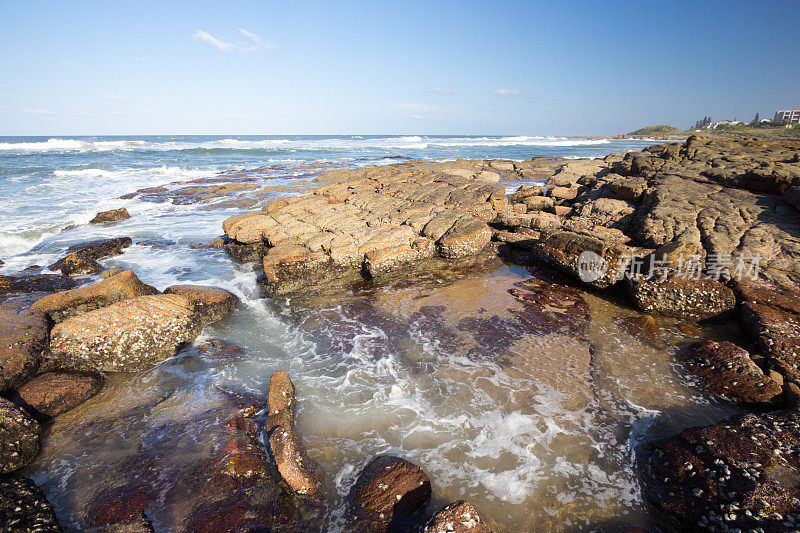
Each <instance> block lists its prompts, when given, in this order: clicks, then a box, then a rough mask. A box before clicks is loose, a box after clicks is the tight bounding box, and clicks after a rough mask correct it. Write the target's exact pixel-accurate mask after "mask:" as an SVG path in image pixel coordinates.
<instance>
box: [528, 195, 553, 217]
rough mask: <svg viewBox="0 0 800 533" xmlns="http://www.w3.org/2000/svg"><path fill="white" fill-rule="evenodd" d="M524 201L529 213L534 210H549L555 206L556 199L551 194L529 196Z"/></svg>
mask: <svg viewBox="0 0 800 533" xmlns="http://www.w3.org/2000/svg"><path fill="white" fill-rule="evenodd" d="M522 203H523V204H524V205H525V207H526V211H527V212H528V213H532V212H533V211H548V210H550V209H553V207H555V202H554V200H553V199H552V198H551V197H549V196H527V197H526V198H525V199H523V201H522Z"/></svg>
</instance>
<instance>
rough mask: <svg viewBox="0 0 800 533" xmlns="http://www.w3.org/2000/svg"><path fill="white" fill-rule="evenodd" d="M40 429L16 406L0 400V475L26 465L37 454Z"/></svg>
mask: <svg viewBox="0 0 800 533" xmlns="http://www.w3.org/2000/svg"><path fill="white" fill-rule="evenodd" d="M40 435H41V427H40V426H39V423H38V422H36V421H35V420H34V419H33V418H31V417H30V416H28V415H27V414H26V413H24V412H23V411H22V410H21V409H19V408H18V407H17V406H16V405H14V404H13V403H11V402H10V401H8V400H6V399H5V398H0V475H1V474H8V473H9V472H13V471H14V470H17V469H19V468H22V467H23V466H25V465H27V464H28V463H30V462H31V461H33V458H34V457H36V454H37V453H39V445H40V443H39V437H40Z"/></svg>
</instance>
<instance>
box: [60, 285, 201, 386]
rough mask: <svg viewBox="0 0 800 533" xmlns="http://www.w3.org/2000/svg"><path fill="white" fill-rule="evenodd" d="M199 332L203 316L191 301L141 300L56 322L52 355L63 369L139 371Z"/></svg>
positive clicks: (168, 297) (171, 298) (171, 297)
mask: <svg viewBox="0 0 800 533" xmlns="http://www.w3.org/2000/svg"><path fill="white" fill-rule="evenodd" d="M200 329H201V320H200V316H199V314H198V313H197V311H196V310H195V307H194V304H192V302H191V301H189V299H188V298H185V297H183V296H178V295H175V294H159V295H152V296H137V297H135V298H130V299H127V300H123V301H120V302H117V303H114V304H111V305H109V306H107V307H103V308H100V309H96V310H94V311H89V312H87V313H84V314H82V315H79V316H75V317H72V318H68V319H66V320H64V321H63V322H61V323H59V324H57V325H56V326H55V327H54V328H53V330H52V331H51V340H50V352H51V354H50V357H51V358H52V359H53V362H54V364H55V365H56V366H58V367H61V368H68V369H75V370H92V371H107V372H136V371H139V370H143V369H146V368H149V367H151V366H153V365H155V364H157V363H159V362H161V361H162V360H164V359H166V358H168V357H171V356H173V355H175V353H176V352H177V350H178V348H179V347H180V346H181V345H183V344H185V343H190V342H192V341H193V340H194V339H195V338H196V337H197V335H198V334H199V333H200Z"/></svg>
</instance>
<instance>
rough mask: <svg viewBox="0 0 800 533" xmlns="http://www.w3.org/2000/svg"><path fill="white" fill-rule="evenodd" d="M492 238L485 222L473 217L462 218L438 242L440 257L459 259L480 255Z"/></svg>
mask: <svg viewBox="0 0 800 533" xmlns="http://www.w3.org/2000/svg"><path fill="white" fill-rule="evenodd" d="M491 238H492V230H491V229H489V226H487V225H486V223H485V222H481V221H480V220H478V219H475V218H472V217H462V218H459V219H458V220H457V221H456V222H455V224H453V225H452V226H451V227H450V229H448V230H447V231H446V232H445V233H444V235H442V237H441V238H440V239H439V240H437V241H436V244H437V247H438V249H439V255H441V256H442V257H445V258H447V259H458V258H463V257H468V256H471V255H476V254H478V253H479V252H480V251H481V250H483V248H484V247H485V246H486V245H487V244H489V241H490V240H491Z"/></svg>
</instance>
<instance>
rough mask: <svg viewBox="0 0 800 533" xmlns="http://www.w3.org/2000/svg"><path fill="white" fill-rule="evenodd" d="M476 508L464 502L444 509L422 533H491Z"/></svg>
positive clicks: (437, 512) (427, 523)
mask: <svg viewBox="0 0 800 533" xmlns="http://www.w3.org/2000/svg"><path fill="white" fill-rule="evenodd" d="M490 532H491V530H490V529H489V528H488V527H487V526H486V524H484V523H483V522H482V521H481V517H480V516H478V512H477V511H476V510H475V508H474V507H473V506H472V505H471V504H470V503H469V502H466V501H464V500H459V501H456V502H453V503H451V504H450V505H447V506H445V507H442V508H441V509H439V510H438V511H436V514H434V515H433V516H432V517H431V518H430V520H428V521H427V522H426V523H425V525H424V526H423V527H422V528H421V529H420V533H490Z"/></svg>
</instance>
